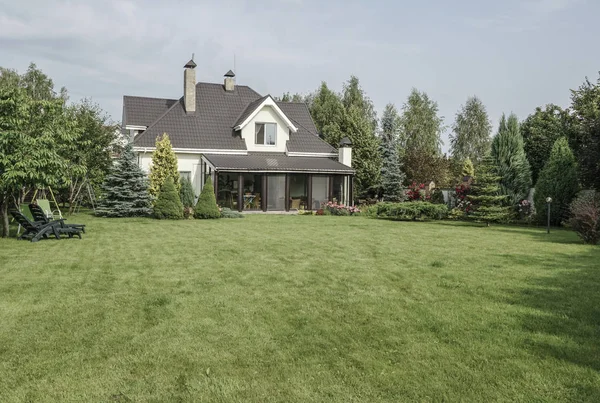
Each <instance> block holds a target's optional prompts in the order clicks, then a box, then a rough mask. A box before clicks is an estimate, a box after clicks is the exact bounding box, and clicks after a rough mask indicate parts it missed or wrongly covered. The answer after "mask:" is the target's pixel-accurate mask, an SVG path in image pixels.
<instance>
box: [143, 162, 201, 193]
mask: <svg viewBox="0 0 600 403" xmlns="http://www.w3.org/2000/svg"><path fill="white" fill-rule="evenodd" d="M175 156H176V157H177V170H178V171H179V172H190V173H191V180H192V186H193V188H194V193H195V194H196V195H199V194H200V191H201V190H202V185H201V176H202V175H201V173H200V166H201V165H200V164H201V161H200V154H178V153H175ZM138 164H139V165H140V167H141V168H142V170H143V171H144V172H146V174H150V166H151V165H152V153H151V152H147V153H144V152H140V153H138Z"/></svg>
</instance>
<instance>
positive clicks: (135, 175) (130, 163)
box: [96, 143, 152, 217]
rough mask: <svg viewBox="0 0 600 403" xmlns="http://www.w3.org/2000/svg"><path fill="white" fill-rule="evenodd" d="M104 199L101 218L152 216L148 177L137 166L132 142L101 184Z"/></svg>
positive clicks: (99, 204)
mask: <svg viewBox="0 0 600 403" xmlns="http://www.w3.org/2000/svg"><path fill="white" fill-rule="evenodd" d="M102 190H103V196H102V199H100V201H99V202H98V207H97V208H96V215H98V216H100V217H138V216H149V215H150V214H151V213H152V209H151V207H150V206H151V204H152V202H151V201H152V197H151V196H150V194H149V193H148V180H147V179H146V174H144V172H143V171H142V169H141V168H140V167H139V165H138V163H137V157H136V156H135V154H134V152H133V146H132V144H131V143H129V144H127V145H126V146H125V148H124V149H123V152H122V153H121V156H120V158H119V159H118V161H117V162H116V164H115V166H114V167H113V168H112V170H111V173H110V174H109V175H108V176H107V177H106V179H105V180H104V184H103V185H102Z"/></svg>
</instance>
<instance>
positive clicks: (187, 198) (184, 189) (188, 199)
mask: <svg viewBox="0 0 600 403" xmlns="http://www.w3.org/2000/svg"><path fill="white" fill-rule="evenodd" d="M179 197H180V199H181V204H182V205H183V207H184V208H189V207H194V201H195V200H196V196H195V195H194V188H193V187H192V182H191V181H190V180H189V179H187V178H185V179H182V180H181V189H180V190H179Z"/></svg>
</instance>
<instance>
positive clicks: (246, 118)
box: [234, 95, 298, 132]
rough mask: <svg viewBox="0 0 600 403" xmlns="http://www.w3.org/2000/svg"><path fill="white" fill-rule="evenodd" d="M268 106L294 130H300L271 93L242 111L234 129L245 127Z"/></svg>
mask: <svg viewBox="0 0 600 403" xmlns="http://www.w3.org/2000/svg"><path fill="white" fill-rule="evenodd" d="M266 107H270V108H271V109H272V113H273V114H276V115H277V116H278V117H279V119H280V120H281V121H283V122H284V123H285V125H286V126H287V127H288V128H289V129H290V130H291V131H292V132H296V131H298V128H297V127H296V126H295V125H294V124H293V123H292V121H291V120H290V118H288V117H287V116H286V114H285V113H284V112H283V111H282V110H281V108H280V107H279V105H278V104H277V102H275V100H274V99H273V98H272V97H271V96H270V95H266V96H264V97H262V98H260V99H258V100H256V101H254V102H252V103H251V104H250V105H248V107H247V108H246V110H245V111H244V112H243V113H242V115H241V116H240V117H239V118H238V119H237V121H236V123H235V124H234V129H235V130H242V129H244V128H245V127H246V125H248V124H249V123H250V122H251V121H253V120H254V118H255V117H256V115H257V114H259V113H260V112H261V111H263V110H264V109H265V108H266Z"/></svg>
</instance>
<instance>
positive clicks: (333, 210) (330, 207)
mask: <svg viewBox="0 0 600 403" xmlns="http://www.w3.org/2000/svg"><path fill="white" fill-rule="evenodd" d="M325 210H326V211H327V212H328V213H329V214H331V215H355V214H358V213H360V209H359V208H358V207H354V206H345V205H343V204H337V203H336V202H327V204H326V205H325Z"/></svg>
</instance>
